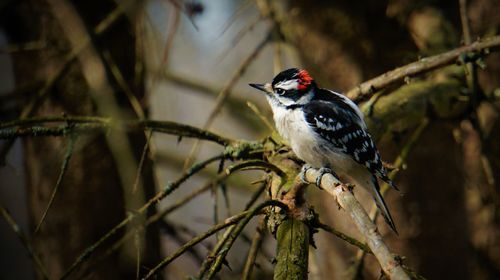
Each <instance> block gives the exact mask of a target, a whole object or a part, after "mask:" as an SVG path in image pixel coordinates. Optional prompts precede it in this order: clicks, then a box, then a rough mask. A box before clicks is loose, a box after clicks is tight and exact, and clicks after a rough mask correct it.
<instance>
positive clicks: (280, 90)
mask: <svg viewBox="0 0 500 280" xmlns="http://www.w3.org/2000/svg"><path fill="white" fill-rule="evenodd" d="M276 94H279V95H283V94H285V90H284V89H282V88H277V89H276Z"/></svg>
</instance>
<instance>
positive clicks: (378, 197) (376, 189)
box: [372, 176, 398, 234]
mask: <svg viewBox="0 0 500 280" xmlns="http://www.w3.org/2000/svg"><path fill="white" fill-rule="evenodd" d="M372 181H373V198H374V199H375V203H376V204H377V207H378V209H379V210H380V213H381V214H382V216H383V217H384V219H385V222H386V223H387V224H388V225H389V227H391V229H392V230H393V231H394V233H396V234H398V231H397V230H396V225H395V224H394V221H393V220H392V216H391V213H390V212H389V209H388V208H387V205H386V204H385V201H384V198H383V197H382V194H381V193H380V186H379V184H378V181H377V177H375V176H373V178H372Z"/></svg>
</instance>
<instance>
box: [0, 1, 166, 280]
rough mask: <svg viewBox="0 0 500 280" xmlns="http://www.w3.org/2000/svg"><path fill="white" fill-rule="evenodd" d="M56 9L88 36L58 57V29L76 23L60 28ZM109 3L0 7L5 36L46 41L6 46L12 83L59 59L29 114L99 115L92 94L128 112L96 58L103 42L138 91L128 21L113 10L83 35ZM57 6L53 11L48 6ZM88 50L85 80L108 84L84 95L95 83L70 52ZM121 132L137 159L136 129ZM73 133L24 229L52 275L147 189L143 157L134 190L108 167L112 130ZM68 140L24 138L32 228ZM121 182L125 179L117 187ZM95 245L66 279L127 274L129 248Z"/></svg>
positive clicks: (152, 248)
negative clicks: (108, 22)
mask: <svg viewBox="0 0 500 280" xmlns="http://www.w3.org/2000/svg"><path fill="white" fill-rule="evenodd" d="M80 2H81V1H80ZM63 7H64V8H67V7H69V8H70V11H77V14H76V17H77V20H80V21H82V22H83V24H84V28H83V29H81V30H83V31H84V32H85V30H87V32H88V33H89V34H90V38H92V42H90V43H89V46H88V47H86V48H85V49H84V50H83V51H82V52H81V54H79V55H78V56H77V57H76V59H73V60H71V61H69V62H68V61H65V57H67V56H68V54H69V53H71V52H72V51H74V50H75V45H74V42H72V41H71V39H70V38H69V37H68V34H67V32H66V31H67V30H68V28H69V29H71V28H76V29H75V30H77V29H78V28H77V26H69V27H68V26H64V25H65V24H70V23H67V22H61V19H63V18H65V17H68V16H73V18H75V13H73V14H71V13H66V12H65V11H67V10H64V9H62V8H63ZM115 8H116V7H115V2H114V1H84V2H81V3H77V4H76V3H75V6H73V5H72V4H71V3H69V2H68V1H65V0H62V1H47V2H46V1H23V2H19V3H18V2H17V1H14V2H11V3H10V4H9V5H7V7H4V9H5V10H4V14H5V17H3V20H2V24H3V26H4V27H5V28H6V31H7V34H8V36H9V40H10V42H12V43H26V42H31V41H42V42H43V43H44V44H45V46H46V47H45V48H43V49H40V50H36V51H26V52H19V53H15V54H13V58H14V72H15V75H16V83H17V85H18V86H23V85H27V84H32V83H33V82H34V81H43V82H46V81H48V80H50V79H51V78H52V77H54V75H55V73H57V69H60V68H61V67H64V70H63V71H62V72H61V74H60V75H59V76H58V77H57V79H56V82H55V83H54V84H53V85H52V86H51V87H50V88H48V90H49V94H48V96H47V98H45V100H44V101H43V102H41V103H40V104H39V105H36V106H35V108H36V110H34V111H33V113H32V115H60V114H66V115H96V112H99V113H101V114H102V113H103V110H102V108H99V101H98V100H97V101H96V94H97V95H99V94H100V95H101V96H103V95H106V94H107V95H108V96H114V97H112V98H116V102H117V103H116V104H115V107H116V108H119V110H120V112H121V113H122V114H123V115H125V116H126V115H132V114H133V112H132V110H131V106H130V105H129V104H130V103H129V102H128V100H127V99H126V98H124V97H123V96H125V95H124V94H123V92H120V91H119V90H115V89H114V88H118V87H117V86H116V85H117V82H116V81H115V80H113V79H111V81H108V80H107V79H108V78H110V77H112V75H110V70H109V66H108V65H104V63H103V61H104V60H103V59H102V57H101V54H102V52H103V50H107V51H109V53H110V54H111V57H112V59H113V60H114V61H115V62H116V64H117V66H118V68H119V69H120V70H121V71H122V74H123V76H124V79H125V81H126V83H127V85H128V86H129V87H130V88H131V90H132V92H133V93H134V94H136V97H137V98H139V99H140V98H141V97H142V96H143V92H144V84H143V81H142V76H140V77H137V73H136V72H135V71H134V69H135V62H136V61H135V57H136V54H135V51H136V49H135V38H134V35H133V34H131V33H130V29H131V26H130V22H129V21H127V19H126V18H125V16H123V15H121V16H120V17H119V18H118V20H117V21H116V22H115V23H114V24H113V25H112V26H111V27H110V28H109V30H108V31H106V32H105V34H104V35H103V36H101V37H100V38H99V39H97V37H96V35H95V34H94V33H93V30H94V27H95V26H96V24H97V23H98V22H100V21H101V20H103V19H104V17H105V16H106V15H107V14H108V13H109V12H111V11H112V10H113V9H115ZM57 11H60V12H61V13H60V14H57ZM85 27H86V28H85ZM132 29H133V28H132ZM75 32H76V31H75ZM93 48H95V49H94V50H95V51H97V52H95V53H97V54H98V55H97V56H95V55H94V57H95V58H96V59H97V60H96V61H98V62H100V63H101V65H98V67H101V68H103V69H105V72H102V73H100V74H102V75H100V76H97V77H95V78H97V79H100V80H102V81H104V82H105V83H107V84H108V89H111V90H110V91H109V92H94V93H92V91H93V90H94V91H95V87H94V86H93V85H92V81H90V80H89V76H88V73H87V74H86V73H85V67H89V65H88V60H87V61H85V60H81V59H80V58H81V57H80V55H84V54H85V53H87V55H88V53H89V52H90V51H91V50H92V49H93ZM86 63H87V65H86ZM92 69H98V68H90V73H91V74H95V73H96V72H97V71H95V70H94V73H92V71H93V70H92ZM97 73H99V72H97ZM139 75H140V73H139ZM38 90H40V89H38ZM89 93H91V94H89ZM34 95H36V92H35V94H34ZM108 96H105V97H104V98H108ZM108 100H109V98H108ZM118 106H119V107H118ZM104 111H105V110H104ZM107 113H108V112H104V115H108V114H107ZM68 125H70V124H68ZM124 135H125V134H124ZM124 137H125V138H127V139H129V141H130V143H131V146H130V147H131V156H132V157H131V158H130V159H131V160H132V161H133V162H134V163H135V164H136V165H137V162H138V159H139V158H140V156H141V154H142V149H143V147H144V144H145V136H144V134H143V133H139V134H135V135H133V134H131V135H128V137H130V138H128V137H127V135H125V136H124ZM74 139H75V146H74V149H73V152H72V155H71V157H70V159H69V166H68V169H67V172H66V173H65V174H64V176H63V178H62V183H61V185H60V187H59V190H58V192H57V193H56V195H55V199H54V202H53V204H52V206H51V207H50V209H49V211H48V214H47V217H46V219H45V221H44V222H43V224H42V226H41V228H40V230H39V232H38V233H36V234H34V236H33V241H34V244H35V249H36V250H37V252H38V253H39V254H40V255H41V257H42V262H43V264H44V265H45V266H46V268H47V270H48V272H49V275H50V276H51V277H54V278H58V277H60V276H61V275H62V274H63V273H64V271H66V270H67V269H68V268H69V267H70V265H71V264H72V263H73V262H74V261H75V260H76V258H77V257H78V256H79V255H80V254H82V253H83V252H84V251H85V249H86V248H88V247H89V246H90V245H92V244H93V243H95V242H96V241H97V240H98V239H99V238H100V237H101V236H103V235H104V234H105V233H106V232H107V231H109V230H110V229H111V228H113V227H114V226H115V225H116V224H117V223H118V222H119V221H120V220H121V219H123V218H124V217H125V215H126V214H125V213H126V210H134V209H135V208H136V207H137V206H138V205H140V203H141V200H140V199H139V200H137V199H138V198H140V197H144V196H146V197H150V196H151V194H152V193H153V192H154V191H155V190H154V180H153V175H152V168H151V162H149V160H148V159H146V161H145V165H144V168H143V172H142V178H141V179H142V180H141V184H140V186H144V191H143V190H142V189H141V187H139V191H138V192H137V193H134V194H131V193H130V189H131V186H132V184H133V181H134V180H130V178H134V177H135V169H133V172H129V173H131V175H130V177H128V178H129V181H130V182H124V180H123V176H122V175H123V174H122V173H120V172H121V171H120V167H119V166H117V161H116V156H117V155H116V154H114V153H113V152H112V151H113V150H112V149H110V147H112V146H114V145H116V146H119V145H120V144H119V143H111V142H110V139H112V138H110V137H109V135H108V136H105V135H103V134H95V135H76V136H75V137H74ZM116 139H117V138H116V137H115V140H116ZM118 140H120V138H118ZM70 141H71V137H69V136H68V137H64V138H43V139H26V140H24V147H25V151H24V153H25V162H26V174H27V177H28V180H27V182H28V186H27V190H28V204H29V206H28V207H29V213H30V216H31V224H32V225H33V229H34V228H35V226H36V225H37V224H38V222H39V221H40V219H41V216H42V213H43V212H44V211H45V209H46V207H47V205H48V202H49V199H50V197H51V194H52V192H53V190H54V187H55V185H56V181H57V179H58V177H59V176H60V172H61V166H62V162H63V159H64V155H65V153H66V152H65V151H66V149H67V147H68V145H69V142H70ZM120 142H121V140H120ZM121 155H122V153H120V156H121ZM124 183H127V184H129V185H127V186H124ZM127 196H128V197H132V199H135V200H136V202H135V203H134V204H129V203H128V202H127V199H125V198H126V197H127ZM142 200H143V198H142ZM120 234H122V233H120ZM120 234H119V235H120ZM116 237H118V236H116ZM116 237H115V238H116ZM142 240H144V242H145V243H144V244H142V245H141V247H142V248H141V250H142V252H141V267H151V266H152V264H154V263H157V261H158V258H159V236H158V231H156V230H155V228H152V227H150V228H148V230H147V232H146V237H143V238H142ZM133 243H134V242H128V244H132V245H131V246H132V248H133V246H134V245H133ZM102 251H104V250H101V251H97V252H96V253H95V254H94V255H92V256H91V257H90V259H89V260H88V261H87V262H85V264H84V266H83V267H82V268H80V269H79V270H77V271H76V272H75V273H74V274H72V278H74V279H81V278H83V276H85V275H87V276H91V278H92V279H128V278H132V277H134V278H135V273H136V264H135V259H133V258H132V257H131V256H130V253H128V254H129V256H127V255H126V254H125V255H124V254H123V252H122V253H119V252H117V253H113V254H111V255H110V256H108V257H106V258H105V259H101V258H99V253H100V252H101V253H102ZM96 256H97V257H96ZM133 256H135V253H134V255H133Z"/></svg>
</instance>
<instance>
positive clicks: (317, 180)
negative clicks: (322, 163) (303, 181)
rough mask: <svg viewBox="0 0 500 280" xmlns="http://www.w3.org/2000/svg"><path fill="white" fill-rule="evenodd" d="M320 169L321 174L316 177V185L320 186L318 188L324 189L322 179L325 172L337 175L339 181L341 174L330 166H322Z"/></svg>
mask: <svg viewBox="0 0 500 280" xmlns="http://www.w3.org/2000/svg"><path fill="white" fill-rule="evenodd" d="M318 171H319V174H318V177H316V186H318V188H320V189H323V188H322V187H321V179H323V175H325V174H332V176H333V177H335V178H336V179H337V181H339V176H338V175H337V174H336V173H335V172H333V170H331V169H330V168H328V167H321V168H320V169H319V170H318Z"/></svg>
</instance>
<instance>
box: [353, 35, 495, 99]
mask: <svg viewBox="0 0 500 280" xmlns="http://www.w3.org/2000/svg"><path fill="white" fill-rule="evenodd" d="M499 46H500V36H494V37H489V38H486V39H483V40H479V41H476V42H474V43H472V44H470V45H467V46H463V47H460V48H456V49H454V50H451V51H448V52H445V53H441V54H438V55H434V56H431V57H426V58H422V59H420V60H419V61H415V62H412V63H410V64H408V65H405V66H402V67H399V68H396V69H394V70H391V71H389V72H387V73H384V74H382V75H380V76H378V77H376V78H373V79H371V80H368V81H366V82H364V83H362V84H360V85H358V86H357V87H355V88H353V89H351V90H349V91H348V92H347V93H346V95H347V97H349V98H350V99H353V100H360V99H366V98H367V97H369V96H371V95H373V94H374V93H375V92H376V91H379V90H381V89H383V88H385V87H387V86H389V85H391V84H393V83H395V82H398V81H401V80H403V79H404V78H406V77H411V76H415V75H418V74H422V73H425V72H429V71H431V70H434V69H436V68H439V67H443V66H446V65H449V64H453V63H455V62H456V60H457V58H459V57H460V55H462V54H464V53H467V52H475V51H481V50H485V49H490V48H496V47H499Z"/></svg>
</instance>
